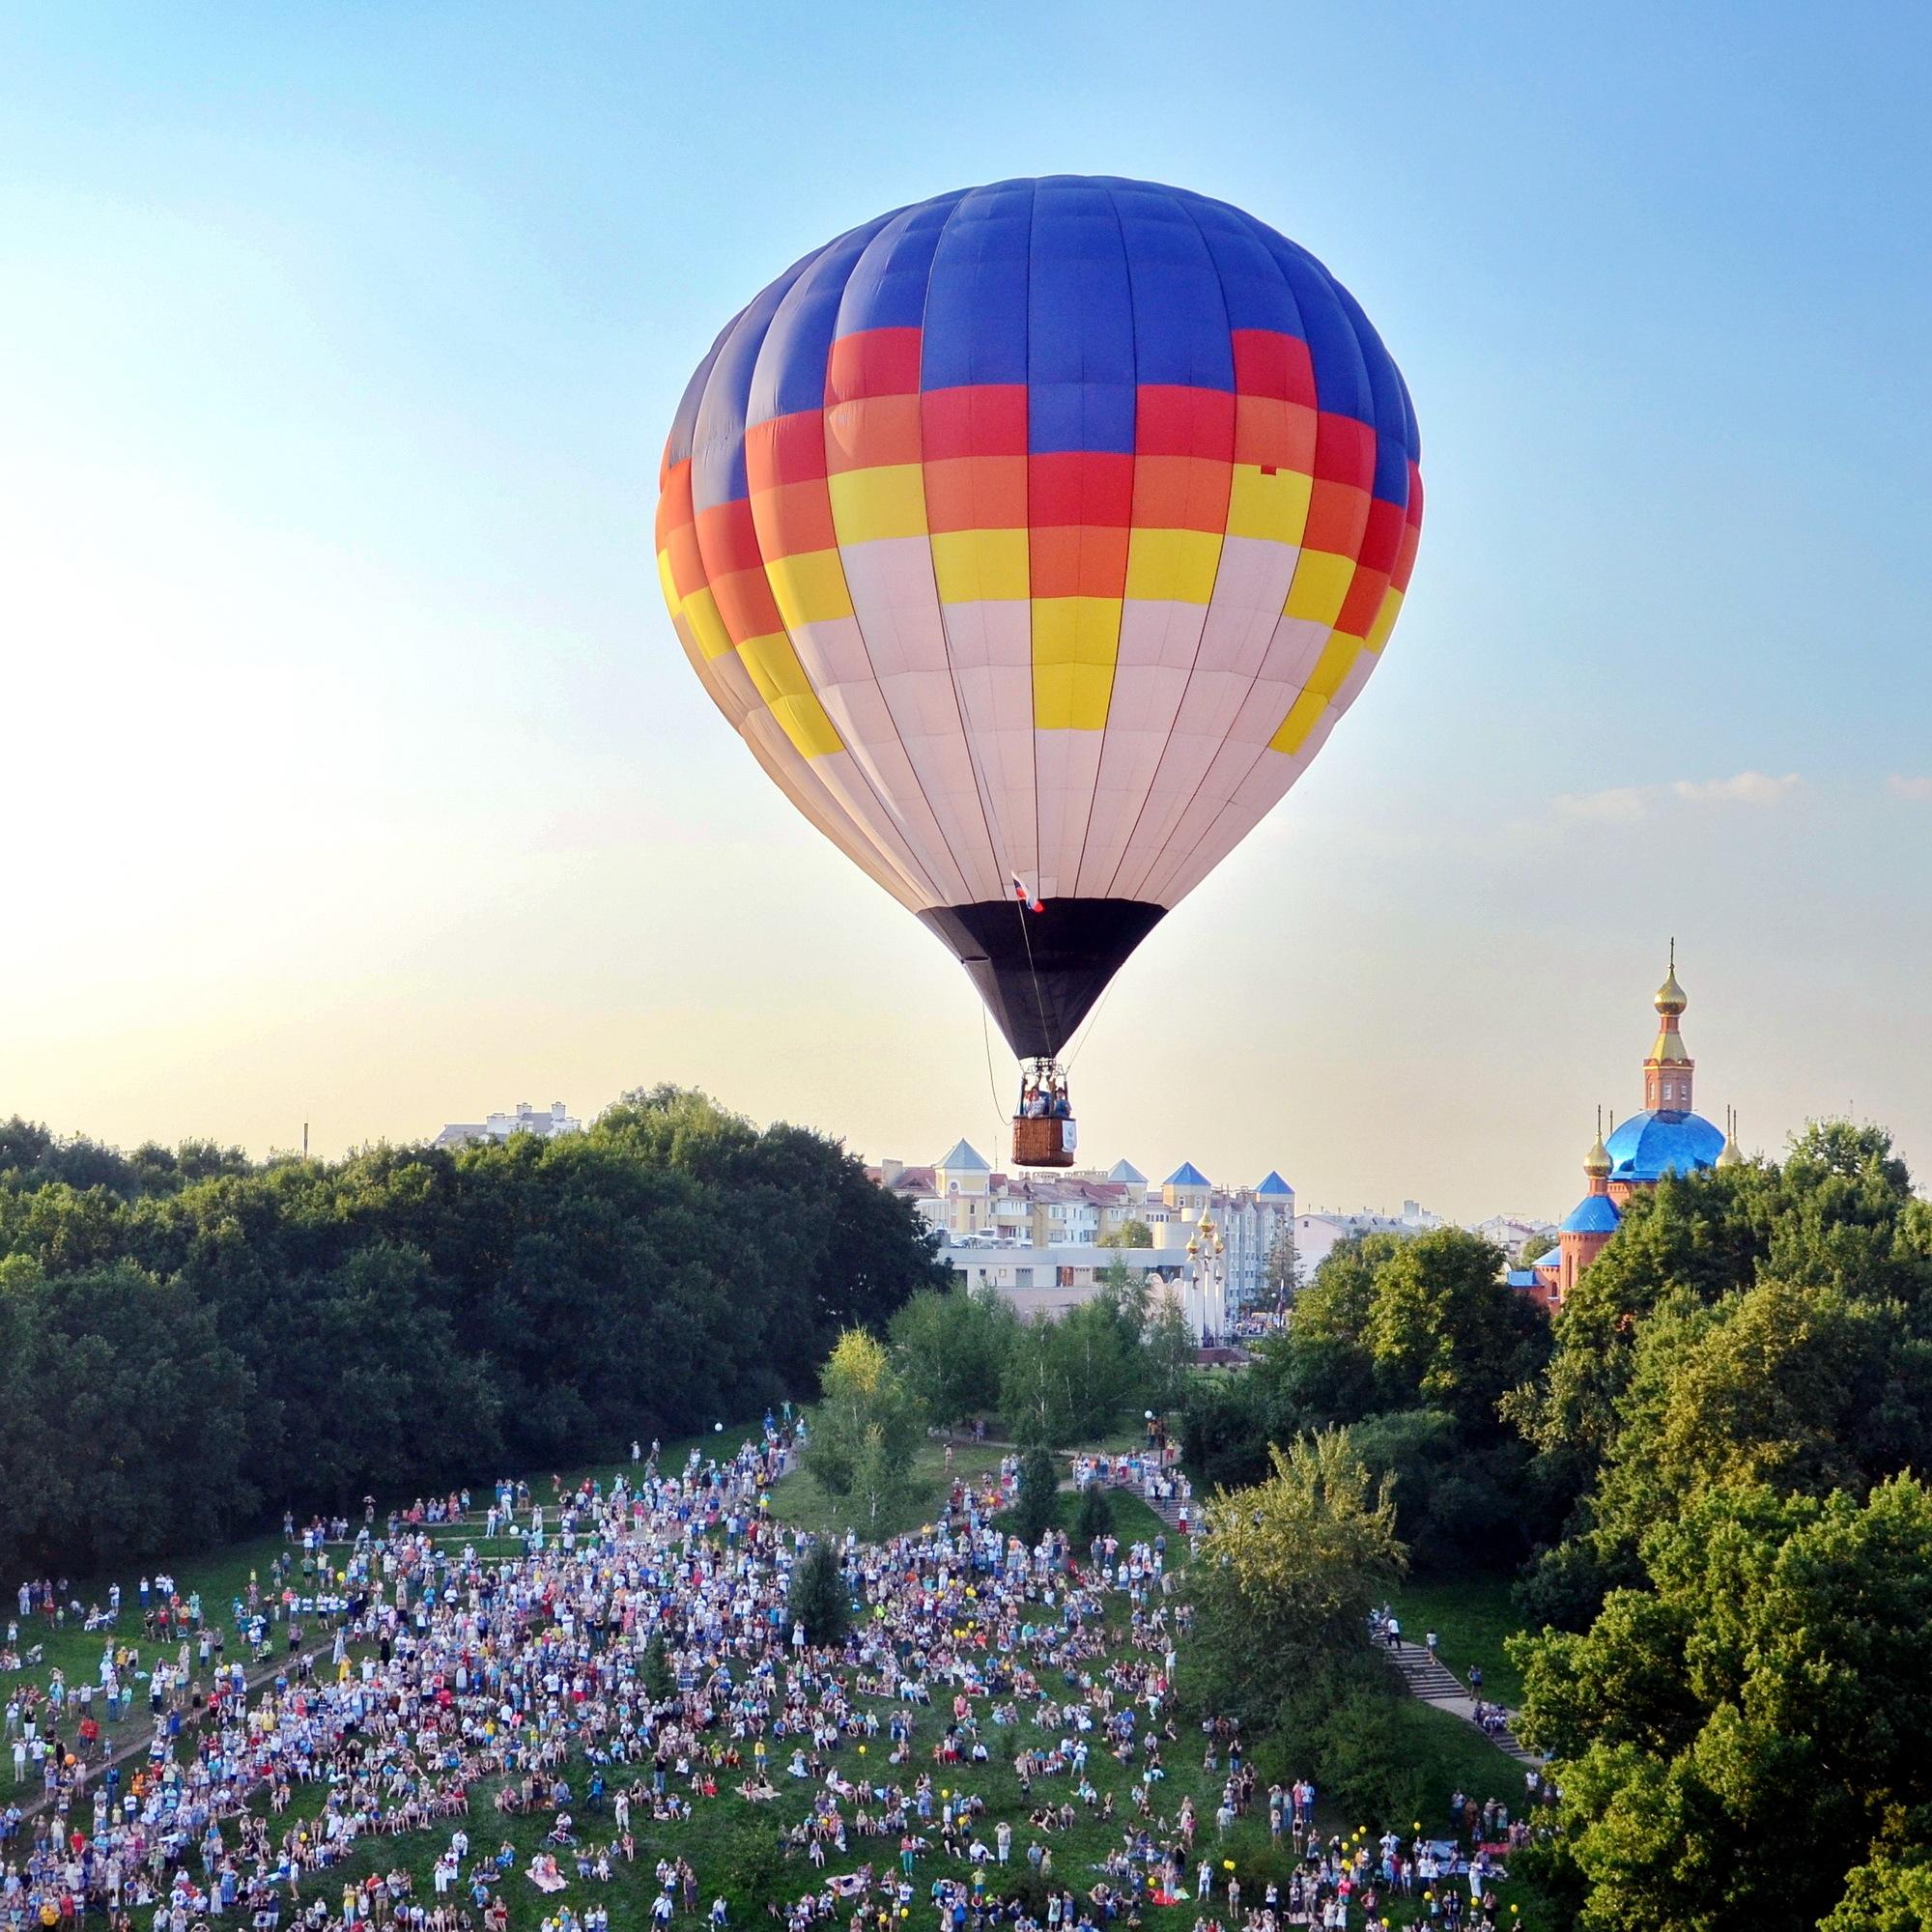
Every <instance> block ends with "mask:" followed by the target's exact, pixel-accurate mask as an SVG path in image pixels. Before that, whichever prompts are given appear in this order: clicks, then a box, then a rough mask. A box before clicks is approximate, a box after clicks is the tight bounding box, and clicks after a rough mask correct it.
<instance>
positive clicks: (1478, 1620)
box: [1394, 1577, 1522, 1706]
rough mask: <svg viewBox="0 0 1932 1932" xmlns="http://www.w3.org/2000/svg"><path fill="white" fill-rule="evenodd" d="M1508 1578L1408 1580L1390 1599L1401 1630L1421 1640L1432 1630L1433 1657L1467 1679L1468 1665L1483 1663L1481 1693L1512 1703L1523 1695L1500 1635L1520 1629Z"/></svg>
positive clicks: (1507, 1634)
mask: <svg viewBox="0 0 1932 1932" xmlns="http://www.w3.org/2000/svg"><path fill="white" fill-rule="evenodd" d="M1510 1580H1511V1579H1510V1578H1509V1577H1467V1578H1463V1579H1460V1580H1456V1581H1451V1582H1440V1583H1437V1582H1429V1583H1411V1584H1409V1585H1408V1586H1407V1587H1406V1589H1404V1590H1403V1591H1402V1592H1401V1594H1400V1595H1399V1596H1397V1597H1396V1598H1395V1599H1394V1605H1395V1611H1396V1614H1397V1616H1399V1617H1400V1618H1401V1619H1402V1634H1403V1635H1404V1636H1406V1637H1407V1638H1409V1639H1410V1640H1411V1641H1412V1642H1415V1643H1420V1642H1421V1641H1422V1640H1423V1638H1424V1637H1425V1636H1426V1635H1427V1634H1429V1632H1431V1631H1434V1632H1435V1634H1436V1635H1437V1636H1438V1637H1439V1638H1440V1639H1441V1641H1440V1642H1439V1644H1438V1645H1437V1646H1436V1655H1437V1656H1438V1657H1440V1658H1441V1660H1442V1662H1444V1663H1446V1664H1447V1665H1448V1666H1449V1668H1450V1669H1451V1670H1453V1671H1454V1672H1455V1673H1456V1674H1457V1676H1459V1677H1461V1678H1463V1679H1464V1680H1465V1681H1466V1679H1467V1677H1468V1674H1469V1666H1470V1664H1472V1663H1479V1664H1481V1665H1482V1667H1483V1694H1484V1696H1486V1697H1489V1698H1491V1699H1492V1700H1493V1701H1495V1702H1497V1703H1501V1704H1508V1705H1511V1706H1514V1705H1516V1704H1517V1703H1519V1702H1520V1699H1521V1697H1522V1674H1521V1672H1520V1671H1519V1670H1518V1669H1517V1667H1516V1665H1515V1664H1514V1663H1512V1662H1510V1660H1509V1657H1508V1655H1507V1654H1506V1653H1505V1651H1504V1649H1503V1639H1504V1638H1505V1637H1507V1636H1513V1635H1515V1634H1516V1633H1517V1632H1518V1631H1520V1630H1521V1629H1522V1619H1521V1618H1520V1617H1519V1616H1518V1615H1517V1613H1516V1611H1515V1610H1514V1609H1513V1608H1511V1606H1510Z"/></svg>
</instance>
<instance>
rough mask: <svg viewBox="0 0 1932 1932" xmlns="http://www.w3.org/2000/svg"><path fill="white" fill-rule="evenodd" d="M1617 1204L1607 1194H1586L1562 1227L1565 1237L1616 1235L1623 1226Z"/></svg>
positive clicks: (1561, 1232) (1560, 1232)
mask: <svg viewBox="0 0 1932 1932" xmlns="http://www.w3.org/2000/svg"><path fill="white" fill-rule="evenodd" d="M1623 1218H1624V1217H1623V1215H1622V1213H1621V1212H1620V1211H1619V1210H1618V1208H1617V1204H1616V1203H1615V1202H1614V1201H1612V1200H1611V1199H1610V1197H1609V1196H1608V1195H1607V1194H1586V1195H1584V1197H1583V1198H1582V1200H1580V1201H1579V1202H1577V1205H1576V1207H1574V1208H1571V1210H1570V1212H1569V1215H1568V1217H1567V1218H1566V1219H1565V1220H1564V1223H1563V1225H1562V1227H1561V1228H1560V1229H1559V1230H1558V1231H1557V1232H1558V1233H1559V1234H1564V1235H1614V1234H1615V1233H1616V1231H1617V1230H1618V1228H1619V1227H1621V1226H1622V1225H1623Z"/></svg>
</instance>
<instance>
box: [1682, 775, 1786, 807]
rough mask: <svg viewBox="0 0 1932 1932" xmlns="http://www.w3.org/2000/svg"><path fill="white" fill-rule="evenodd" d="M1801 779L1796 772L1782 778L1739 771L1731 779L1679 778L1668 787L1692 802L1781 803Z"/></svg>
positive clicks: (1695, 803) (1718, 803)
mask: <svg viewBox="0 0 1932 1932" xmlns="http://www.w3.org/2000/svg"><path fill="white" fill-rule="evenodd" d="M1803 785H1804V780H1803V779H1801V778H1800V777H1799V776H1798V774H1797V773H1796V772H1789V773H1787V774H1786V775H1785V776H1784V777H1783V778H1781V779H1775V778H1772V777H1770V776H1769V775H1768V774H1766V773H1764V772H1740V773H1739V774H1738V775H1737V777H1736V778H1734V779H1702V780H1696V779H1679V780H1678V781H1677V782H1676V783H1675V784H1674V785H1672V786H1671V790H1672V791H1674V792H1675V793H1676V794H1677V796H1678V797H1679V798H1682V799H1689V800H1690V803H1691V804H1692V805H1782V804H1783V803H1784V801H1785V800H1786V799H1787V798H1789V797H1790V796H1791V794H1792V793H1793V792H1795V791H1797V790H1799V789H1800V788H1801V787H1802V786H1803Z"/></svg>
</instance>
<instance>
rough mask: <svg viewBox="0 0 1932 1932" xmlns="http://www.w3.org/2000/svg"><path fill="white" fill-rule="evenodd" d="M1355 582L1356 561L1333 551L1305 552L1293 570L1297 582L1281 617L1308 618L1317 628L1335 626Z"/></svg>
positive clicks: (1291, 589)
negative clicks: (1324, 625) (1318, 625)
mask: <svg viewBox="0 0 1932 1932" xmlns="http://www.w3.org/2000/svg"><path fill="white" fill-rule="evenodd" d="M1354 581H1355V559H1354V558H1353V557H1352V556H1337V555H1336V554H1334V553H1333V552H1332V551H1325V550H1305V551H1303V552H1302V553H1301V558H1300V561H1299V562H1298V563H1296V565H1295V566H1294V582H1293V583H1291V584H1290V585H1289V586H1288V603H1287V605H1286V607H1285V608H1284V610H1283V611H1282V614H1283V615H1284V616H1287V617H1306V618H1308V619H1309V620H1310V621H1312V622H1314V623H1317V624H1332V623H1333V622H1334V621H1335V619H1336V618H1337V617H1338V616H1340V615H1341V612H1342V604H1343V600H1344V599H1345V598H1347V596H1348V594H1349V586H1350V584H1351V583H1352V582H1354Z"/></svg>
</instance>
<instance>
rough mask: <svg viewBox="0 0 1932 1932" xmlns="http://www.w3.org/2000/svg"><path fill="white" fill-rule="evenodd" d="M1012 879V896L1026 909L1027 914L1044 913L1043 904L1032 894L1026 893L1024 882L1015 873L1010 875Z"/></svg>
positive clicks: (1044, 907)
mask: <svg viewBox="0 0 1932 1932" xmlns="http://www.w3.org/2000/svg"><path fill="white" fill-rule="evenodd" d="M1012 879H1013V896H1014V898H1016V899H1018V900H1019V902H1020V904H1021V905H1023V906H1025V907H1026V909H1027V911H1028V912H1044V911H1045V910H1046V906H1045V904H1044V903H1043V902H1042V901H1041V900H1040V899H1039V898H1037V896H1036V895H1034V894H1032V893H1030V892H1028V891H1027V885H1026V881H1025V880H1024V879H1023V878H1021V877H1020V875H1019V874H1018V873H1017V872H1015V873H1014V874H1013V875H1012Z"/></svg>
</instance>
